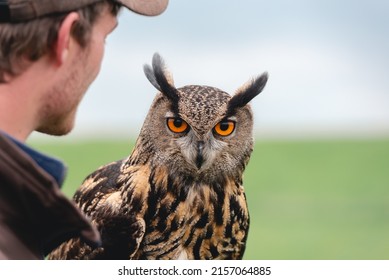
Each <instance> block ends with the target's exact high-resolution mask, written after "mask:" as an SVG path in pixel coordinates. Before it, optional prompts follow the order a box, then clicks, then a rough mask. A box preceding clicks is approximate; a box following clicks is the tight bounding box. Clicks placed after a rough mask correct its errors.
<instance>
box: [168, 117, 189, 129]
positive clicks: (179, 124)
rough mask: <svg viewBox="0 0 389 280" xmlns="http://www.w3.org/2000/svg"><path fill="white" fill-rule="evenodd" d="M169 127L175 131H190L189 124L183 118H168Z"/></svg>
mask: <svg viewBox="0 0 389 280" xmlns="http://www.w3.org/2000/svg"><path fill="white" fill-rule="evenodd" d="M167 127H168V128H169V129H170V130H171V131H172V132H175V133H184V132H188V131H189V125H188V124H187V122H186V121H184V120H183V119H181V118H167Z"/></svg>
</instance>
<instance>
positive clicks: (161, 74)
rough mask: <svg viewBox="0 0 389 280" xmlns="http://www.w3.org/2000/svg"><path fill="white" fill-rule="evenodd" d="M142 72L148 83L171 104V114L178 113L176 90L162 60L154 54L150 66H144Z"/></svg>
mask: <svg viewBox="0 0 389 280" xmlns="http://www.w3.org/2000/svg"><path fill="white" fill-rule="evenodd" d="M143 70H144V73H145V75H146V77H147V79H148V80H149V81H150V83H151V84H152V85H153V86H154V87H155V88H156V89H157V90H159V91H160V92H161V93H162V94H163V95H165V96H166V97H167V98H168V99H169V100H170V101H171V102H172V109H173V112H175V113H178V100H179V95H178V90H177V89H176V87H175V86H174V81H173V76H172V74H171V73H170V72H169V71H168V70H167V67H166V65H165V62H164V60H163V58H162V57H161V56H160V55H159V54H158V53H155V54H154V56H153V61H152V66H150V65H148V64H145V65H144V66H143Z"/></svg>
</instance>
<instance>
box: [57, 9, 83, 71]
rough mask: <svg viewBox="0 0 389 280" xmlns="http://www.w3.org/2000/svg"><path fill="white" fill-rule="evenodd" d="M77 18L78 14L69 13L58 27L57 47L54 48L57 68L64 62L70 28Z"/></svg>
mask: <svg viewBox="0 0 389 280" xmlns="http://www.w3.org/2000/svg"><path fill="white" fill-rule="evenodd" d="M79 17H80V16H79V15H78V13H76V12H71V13H69V14H68V15H67V16H66V17H65V19H64V20H63V21H62V23H61V26H60V27H59V30H58V37H57V45H56V48H55V60H56V62H57V65H58V66H60V65H62V64H63V63H64V62H65V61H66V58H67V56H68V53H69V47H70V41H71V31H72V26H73V24H74V23H75V22H76V21H78V19H79Z"/></svg>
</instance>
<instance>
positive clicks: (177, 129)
mask: <svg viewBox="0 0 389 280" xmlns="http://www.w3.org/2000/svg"><path fill="white" fill-rule="evenodd" d="M144 70H145V74H146V76H147V78H148V79H149V81H150V82H151V84H152V85H153V86H154V87H155V88H156V89H158V91H159V93H158V94H157V96H156V97H155V99H154V102H153V104H152V106H151V108H150V111H149V113H148V115H147V117H146V120H145V122H144V125H143V127H142V130H141V133H140V136H139V139H138V143H137V150H138V152H137V157H138V159H140V158H143V159H146V158H147V159H148V160H150V161H151V162H152V163H153V164H155V165H161V166H166V167H167V170H169V172H171V174H176V175H180V174H181V175H184V176H190V177H192V178H193V177H194V178H195V179H196V180H200V181H201V180H206V181H208V180H214V179H215V178H217V177H220V176H222V177H224V178H226V177H237V176H238V177H240V176H241V174H242V172H243V170H244V168H245V166H246V164H247V162H248V160H249V157H250V154H251V152H252V149H253V136H252V134H253V114H252V111H251V109H250V106H249V105H248V103H249V102H250V101H251V100H252V99H253V98H254V97H255V96H257V95H258V94H259V93H260V92H261V91H262V90H263V88H264V87H265V84H266V82H267V79H268V76H267V73H264V74H262V75H261V76H260V77H258V78H255V79H252V80H251V81H249V82H247V83H246V84H245V85H243V86H242V87H240V88H239V89H238V90H237V92H236V93H235V95H233V96H230V95H229V94H227V93H226V92H223V91H222V90H220V89H217V88H214V87H209V86H197V85H190V86H184V87H181V88H176V87H175V86H174V83H173V79H172V76H171V74H170V73H169V72H168V71H167V69H166V67H165V64H164V62H163V60H162V58H161V57H160V56H159V55H158V54H155V55H154V57H153V61H152V66H149V65H145V67H144Z"/></svg>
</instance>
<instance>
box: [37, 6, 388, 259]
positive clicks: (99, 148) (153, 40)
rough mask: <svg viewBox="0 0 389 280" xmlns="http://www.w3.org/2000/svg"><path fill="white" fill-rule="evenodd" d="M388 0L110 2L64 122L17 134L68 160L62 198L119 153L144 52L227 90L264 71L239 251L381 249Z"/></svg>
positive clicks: (131, 119)
mask: <svg viewBox="0 0 389 280" xmlns="http://www.w3.org/2000/svg"><path fill="white" fill-rule="evenodd" d="M388 32H389V2H388V1H384V0H369V1H351V0H342V1H335V0H326V1H324V0H317V1H308V0H295V1H286V0H283V1H282V0H280V1H257V0H242V1H225V0H224V1H223V0H213V1H207V0H197V1H189V0H170V4H169V7H168V9H167V11H166V12H165V13H164V14H162V15H161V16H159V17H155V18H147V17H142V16H139V15H135V14H133V13H130V12H128V11H124V10H123V11H122V12H121V15H120V17H119V26H118V28H117V29H116V31H115V32H114V33H112V35H111V36H110V37H109V38H108V40H107V43H106V52H105V58H104V61H103V65H102V70H101V72H100V75H99V77H98V78H97V80H96V81H95V83H94V84H93V85H92V86H91V87H90V89H89V91H88V93H87V95H86V97H85V98H84V101H83V103H82V104H81V106H80V109H79V113H78V118H77V125H76V128H75V130H74V131H73V132H72V133H71V134H70V135H68V136H66V137H62V138H54V137H49V136H46V135H40V134H35V135H33V137H32V138H31V139H30V144H32V145H33V146H36V147H37V148H39V149H40V150H41V151H43V152H47V153H50V154H53V155H56V156H57V157H59V158H61V159H62V160H64V161H65V162H66V164H67V165H68V166H69V176H68V179H67V181H66V182H65V186H64V191H65V192H66V194H67V195H69V196H72V194H73V193H74V191H75V189H76V188H77V187H78V186H79V185H80V183H81V182H82V180H83V178H85V177H86V175H87V174H88V173H90V172H91V171H93V170H94V169H96V168H97V167H98V166H100V165H102V164H105V163H107V162H109V161H113V160H117V159H119V158H123V157H125V156H127V155H128V154H129V153H130V152H131V149H132V145H133V142H134V141H135V139H136V137H137V134H138V132H139V130H140V127H141V125H142V122H143V119H144V118H145V116H146V114H147V112H148V109H149V106H150V104H151V102H152V100H153V98H154V96H155V93H156V90H155V89H154V88H153V87H152V86H151V85H150V84H149V82H148V81H147V79H146V78H145V77H144V74H143V69H142V67H143V64H145V63H151V58H152V55H153V53H154V52H159V53H160V54H161V55H162V56H163V57H164V58H165V60H166V62H167V64H168V66H169V69H170V70H171V72H172V73H173V75H174V79H175V84H176V86H177V87H180V86H183V85H187V84H200V85H211V86H215V87H218V88H220V89H222V90H224V91H226V92H229V93H230V94H233V93H234V91H235V90H236V89H237V88H238V87H239V86H240V85H242V84H243V83H244V82H246V81H247V80H248V79H250V78H251V77H253V76H256V75H259V74H261V73H262V72H264V71H268V72H269V76H270V78H269V82H268V85H267V87H266V88H265V90H264V91H263V93H261V94H260V95H259V96H258V97H257V98H255V99H254V100H253V101H252V102H251V104H252V107H253V110H254V114H255V139H256V146H255V150H254V153H253V156H252V160H251V162H250V163H249V166H248V168H247V171H246V176H245V180H244V183H245V188H246V192H247V196H248V200H249V201H248V202H249V208H250V213H251V220H252V222H251V230H250V235H249V241H248V246H247V251H246V255H245V258H246V259H389V237H388V236H389V170H388V169H389V78H388V75H389V51H388V50H389V36H388V34H389V33H388Z"/></svg>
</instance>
